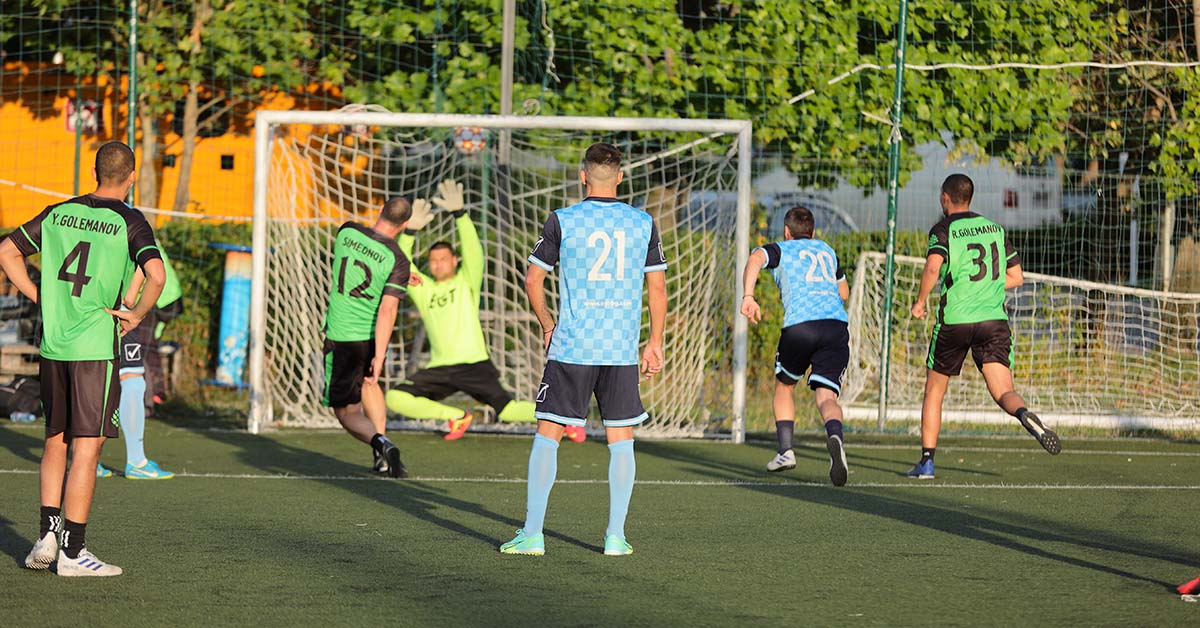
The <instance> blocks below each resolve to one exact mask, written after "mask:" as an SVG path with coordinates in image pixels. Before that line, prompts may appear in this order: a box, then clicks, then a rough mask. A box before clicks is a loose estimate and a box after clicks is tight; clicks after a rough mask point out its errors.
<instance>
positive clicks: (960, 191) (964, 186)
mask: <svg viewBox="0 0 1200 628" xmlns="http://www.w3.org/2000/svg"><path fill="white" fill-rule="evenodd" d="M942 193H944V194H945V195H946V196H949V197H950V202H952V203H954V204H955V205H963V204H968V205H969V204H970V203H971V199H972V198H974V197H975V183H974V182H973V181H971V177H968V176H967V175H965V174H952V175H950V176H948V177H946V180H945V181H942Z"/></svg>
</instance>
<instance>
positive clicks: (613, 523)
mask: <svg viewBox="0 0 1200 628" xmlns="http://www.w3.org/2000/svg"><path fill="white" fill-rule="evenodd" d="M636 473H637V465H636V464H635V463H634V461H633V441H632V440H623V441H618V442H615V443H610V444H609V446H608V531H607V532H605V536H610V535H616V536H619V537H621V538H625V515H626V514H627V513H628V512H629V498H630V497H632V496H633V477H634V475H636Z"/></svg>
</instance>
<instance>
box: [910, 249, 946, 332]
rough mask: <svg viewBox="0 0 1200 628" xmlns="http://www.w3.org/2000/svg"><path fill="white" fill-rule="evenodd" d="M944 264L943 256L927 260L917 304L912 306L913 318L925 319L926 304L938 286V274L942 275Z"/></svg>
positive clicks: (927, 258)
mask: <svg viewBox="0 0 1200 628" xmlns="http://www.w3.org/2000/svg"><path fill="white" fill-rule="evenodd" d="M944 262H945V260H944V259H943V258H942V256H941V255H930V256H929V257H926V258H925V270H924V271H922V272H921V289H920V291H919V292H918V293H917V302H916V303H913V306H912V315H913V316H915V317H917V318H925V303H926V301H928V300H929V294H930V293H932V292H933V287H934V286H936V285H937V280H938V274H939V273H941V271H942V264H943V263H944Z"/></svg>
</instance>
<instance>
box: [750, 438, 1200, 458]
mask: <svg viewBox="0 0 1200 628" xmlns="http://www.w3.org/2000/svg"><path fill="white" fill-rule="evenodd" d="M763 442H766V441H763ZM1068 442H1069V441H1068ZM801 448H802V449H811V450H813V451H825V447H824V446H823V445H822V446H811V447H810V446H807V445H804V446H801ZM855 449H879V450H912V451H918V450H920V447H918V446H916V445H868V444H858V445H856V444H854V442H853V441H851V442H849V443H846V453H847V455H849V456H853V455H854V450H855ZM938 451H942V452H950V451H966V452H970V453H981V454H1041V453H1042V449H1041V448H1039V447H1026V448H1020V447H956V446H954V445H946V446H943V447H938ZM1062 454H1063V455H1072V456H1146V457H1151V458H1154V457H1164V458H1169V457H1182V458H1200V451H1116V450H1111V449H1063V450H1062Z"/></svg>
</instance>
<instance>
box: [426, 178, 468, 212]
mask: <svg viewBox="0 0 1200 628" xmlns="http://www.w3.org/2000/svg"><path fill="white" fill-rule="evenodd" d="M433 204H434V205H437V206H438V207H440V208H442V209H443V210H445V211H448V212H450V213H452V214H454V217H455V218H459V217H461V216H462V215H463V213H465V210H464V209H463V185H462V184H461V183H458V182H456V181H455V180H454V179H446V180H444V181H442V182H441V183H439V184H438V195H437V196H435V197H433Z"/></svg>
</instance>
